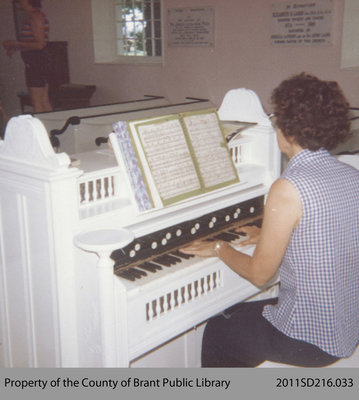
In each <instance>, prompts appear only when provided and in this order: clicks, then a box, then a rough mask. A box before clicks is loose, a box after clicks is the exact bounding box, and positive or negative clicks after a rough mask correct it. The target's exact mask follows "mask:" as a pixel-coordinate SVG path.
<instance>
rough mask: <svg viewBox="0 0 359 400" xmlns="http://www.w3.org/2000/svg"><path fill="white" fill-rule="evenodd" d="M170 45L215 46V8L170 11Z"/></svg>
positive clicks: (190, 8)
mask: <svg viewBox="0 0 359 400" xmlns="http://www.w3.org/2000/svg"><path fill="white" fill-rule="evenodd" d="M168 45H169V46H214V10H213V8H212V7H205V8H203V7H202V8H192V7H189V8H175V9H169V10H168Z"/></svg>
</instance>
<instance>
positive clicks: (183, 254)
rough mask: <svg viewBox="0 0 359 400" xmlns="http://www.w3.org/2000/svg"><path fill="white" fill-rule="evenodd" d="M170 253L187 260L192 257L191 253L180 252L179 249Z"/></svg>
mask: <svg viewBox="0 0 359 400" xmlns="http://www.w3.org/2000/svg"><path fill="white" fill-rule="evenodd" d="M170 254H173V255H174V256H176V257H179V258H183V259H184V260H189V259H190V258H192V257H194V255H193V254H185V253H182V252H180V251H179V250H174V251H171V253H170Z"/></svg>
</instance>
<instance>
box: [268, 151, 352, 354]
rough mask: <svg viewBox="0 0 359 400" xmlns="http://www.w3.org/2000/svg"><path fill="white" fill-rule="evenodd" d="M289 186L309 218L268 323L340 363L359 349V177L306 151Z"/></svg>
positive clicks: (294, 164) (288, 259) (292, 165)
mask: <svg viewBox="0 0 359 400" xmlns="http://www.w3.org/2000/svg"><path fill="white" fill-rule="evenodd" d="M282 178H285V179H287V180H288V181H290V182H291V183H292V184H293V185H294V186H295V188H296V189H297V191H298V193H299V196H300V199H301V202H302V217H301V220H300V222H299V224H298V226H297V227H296V229H295V230H294V231H293V234H292V237H291V240H290V243H289V246H288V248H287V251H286V253H285V256H284V258H283V261H282V265H281V267H280V281H281V285H280V290H279V299H278V304H277V305H274V306H266V307H265V308H264V310H263V316H264V317H265V318H266V319H267V320H268V321H269V322H271V323H272V324H273V325H274V326H275V327H276V328H277V329H278V330H280V331H281V332H283V333H284V334H286V335H287V336H289V337H292V338H294V339H299V340H303V341H305V342H308V343H312V344H314V345H316V346H317V347H319V348H321V349H322V350H324V351H325V352H327V353H329V354H332V355H334V356H337V357H348V356H350V355H351V354H352V353H353V351H354V349H355V347H356V346H357V344H358V343H359V171H358V170H356V169H354V168H352V167H350V166H349V165H346V164H344V163H341V162H340V161H338V160H337V159H336V158H335V157H333V156H331V155H330V154H329V152H327V151H326V150H324V149H321V150H318V151H315V152H312V151H309V150H303V151H301V152H300V153H298V154H296V155H295V156H294V157H293V158H292V159H291V160H290V162H289V163H288V166H287V168H286V170H285V172H284V173H283V175H282Z"/></svg>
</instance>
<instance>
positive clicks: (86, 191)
mask: <svg viewBox="0 0 359 400" xmlns="http://www.w3.org/2000/svg"><path fill="white" fill-rule="evenodd" d="M89 186H90V182H84V199H85V201H84V203H88V202H89V201H90V189H89Z"/></svg>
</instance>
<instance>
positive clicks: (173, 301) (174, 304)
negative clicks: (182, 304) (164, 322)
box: [170, 291, 176, 310]
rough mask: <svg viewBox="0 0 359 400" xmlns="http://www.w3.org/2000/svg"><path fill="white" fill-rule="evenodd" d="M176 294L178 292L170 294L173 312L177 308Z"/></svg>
mask: <svg viewBox="0 0 359 400" xmlns="http://www.w3.org/2000/svg"><path fill="white" fill-rule="evenodd" d="M175 292H176V291H173V292H172V293H170V296H171V300H170V305H171V310H173V309H174V308H175V306H176V299H175Z"/></svg>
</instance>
